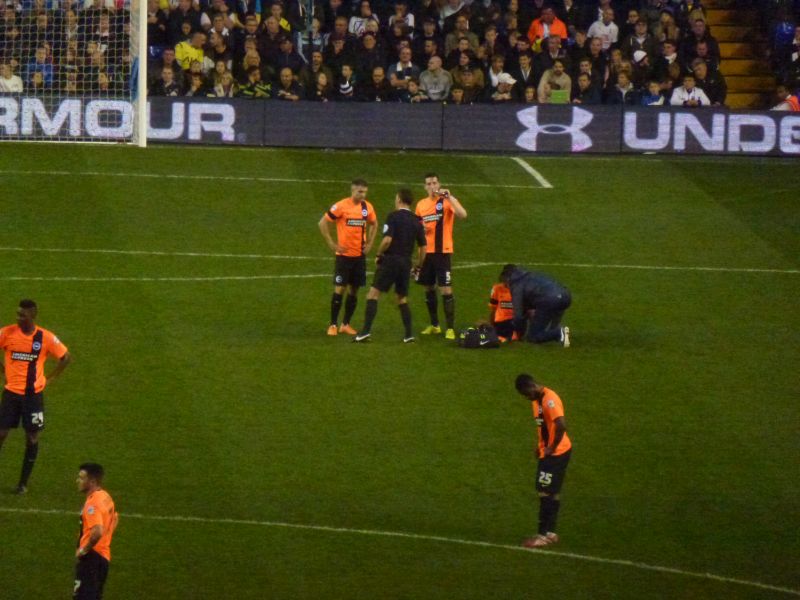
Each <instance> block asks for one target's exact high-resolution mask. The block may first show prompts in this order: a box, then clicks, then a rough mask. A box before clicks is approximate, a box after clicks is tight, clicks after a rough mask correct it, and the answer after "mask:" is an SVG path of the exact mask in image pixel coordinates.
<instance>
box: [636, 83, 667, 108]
mask: <svg viewBox="0 0 800 600" xmlns="http://www.w3.org/2000/svg"><path fill="white" fill-rule="evenodd" d="M639 104H641V105H642V106H664V95H663V94H662V93H661V86H660V85H659V83H658V81H656V80H655V79H651V80H650V81H648V82H647V91H646V92H644V93H643V94H642V96H641V97H640V98H639Z"/></svg>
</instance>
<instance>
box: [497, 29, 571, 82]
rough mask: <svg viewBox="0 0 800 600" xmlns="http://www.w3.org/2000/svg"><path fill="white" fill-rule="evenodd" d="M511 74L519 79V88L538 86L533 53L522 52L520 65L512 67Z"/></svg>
mask: <svg viewBox="0 0 800 600" xmlns="http://www.w3.org/2000/svg"><path fill="white" fill-rule="evenodd" d="M559 39H560V38H559ZM542 72H544V71H542ZM509 75H511V76H512V77H513V78H514V79H516V80H517V89H518V90H524V89H525V88H526V87H528V86H533V87H536V85H537V83H538V81H537V79H536V76H535V74H534V69H533V58H532V56H531V54H530V53H526V54H520V56H519V66H518V67H517V68H516V69H511V70H510V72H509Z"/></svg>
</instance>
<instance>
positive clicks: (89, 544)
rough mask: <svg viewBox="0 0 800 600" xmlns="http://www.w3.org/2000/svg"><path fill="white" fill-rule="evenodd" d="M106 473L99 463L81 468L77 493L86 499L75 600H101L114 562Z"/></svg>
mask: <svg viewBox="0 0 800 600" xmlns="http://www.w3.org/2000/svg"><path fill="white" fill-rule="evenodd" d="M104 474H105V473H104V470H103V467H102V465H98V464H97V463H84V464H82V465H81V466H80V467H78V479H77V484H78V491H79V492H81V493H83V494H85V495H86V502H85V503H84V504H83V509H82V510H81V537H80V538H79V539H78V549H77V550H76V551H75V559H76V560H77V561H78V562H77V564H76V565H75V588H74V590H73V592H72V597H73V598H74V600H100V598H102V597H103V586H104V585H105V583H106V578H107V577H108V564H109V563H110V562H111V537H112V536H113V535H114V530H115V529H116V528H117V520H118V519H119V517H118V516H117V511H116V508H115V507H114V501H113V500H112V499H111V496H110V495H109V494H108V492H107V491H105V490H104V489H103V488H102V485H103V475H104Z"/></svg>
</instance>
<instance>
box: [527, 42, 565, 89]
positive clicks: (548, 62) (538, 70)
mask: <svg viewBox="0 0 800 600" xmlns="http://www.w3.org/2000/svg"><path fill="white" fill-rule="evenodd" d="M557 60H560V61H561V62H562V63H564V66H565V67H566V68H567V70H569V58H568V57H567V53H566V51H565V50H564V49H563V48H562V47H561V38H560V37H558V36H557V35H551V36H550V37H549V38H547V42H546V48H545V49H544V50H542V52H540V53H539V54H538V55H537V56H536V58H535V59H534V62H533V71H534V73H535V74H536V82H537V83H538V82H539V80H540V79H541V78H542V75H543V74H544V72H545V71H547V69H552V68H553V63H554V62H555V61H557Z"/></svg>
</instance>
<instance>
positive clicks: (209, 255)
mask: <svg viewBox="0 0 800 600" xmlns="http://www.w3.org/2000/svg"><path fill="white" fill-rule="evenodd" d="M0 252H75V253H79V254H80V253H83V254H127V255H131V256H191V257H202V258H263V259H270V260H328V259H329V258H330V257H328V256H325V257H323V256H293V255H289V254H231V253H228V252H169V251H161V250H111V249H107V248H18V247H14V246H0Z"/></svg>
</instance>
